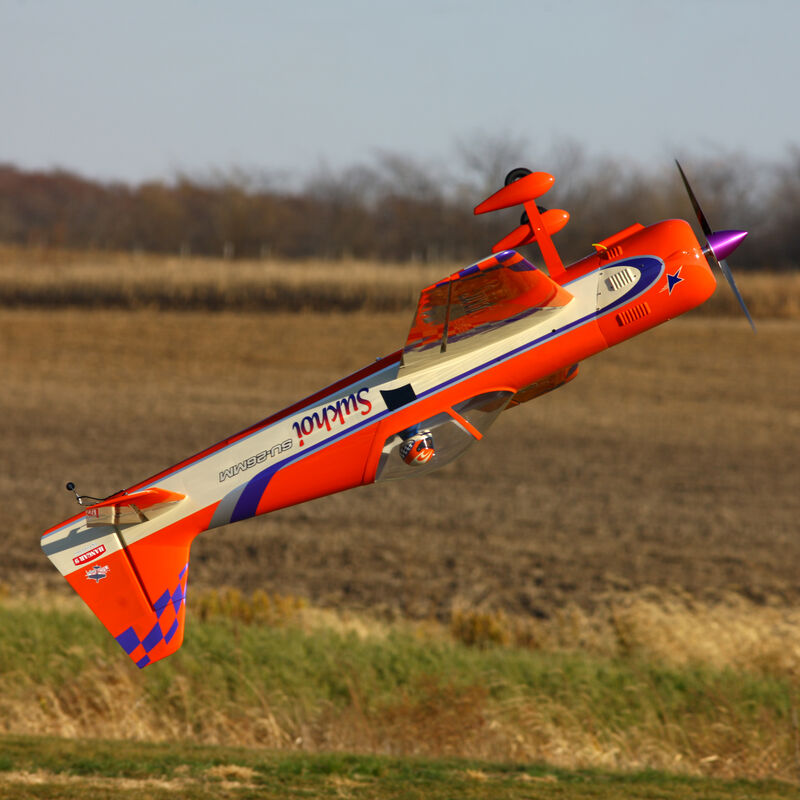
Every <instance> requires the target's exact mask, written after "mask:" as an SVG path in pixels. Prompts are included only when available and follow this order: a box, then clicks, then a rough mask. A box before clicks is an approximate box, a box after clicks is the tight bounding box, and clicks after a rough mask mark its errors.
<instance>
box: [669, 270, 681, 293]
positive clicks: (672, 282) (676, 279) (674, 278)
mask: <svg viewBox="0 0 800 800" xmlns="http://www.w3.org/2000/svg"><path fill="white" fill-rule="evenodd" d="M682 269H683V267H678V269H676V270H675V274H674V275H670V274H669V272H668V273H667V291H668V292H669V294H672V290H673V289H674V288H675V286H676V285H677V284H679V283H680V282H681V281H682V280H684V279H683V278H681V270H682Z"/></svg>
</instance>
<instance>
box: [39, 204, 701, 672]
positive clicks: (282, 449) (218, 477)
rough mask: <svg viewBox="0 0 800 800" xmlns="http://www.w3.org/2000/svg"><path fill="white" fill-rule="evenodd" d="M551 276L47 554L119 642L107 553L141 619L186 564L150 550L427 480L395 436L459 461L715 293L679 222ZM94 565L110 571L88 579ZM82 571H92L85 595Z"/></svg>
mask: <svg viewBox="0 0 800 800" xmlns="http://www.w3.org/2000/svg"><path fill="white" fill-rule="evenodd" d="M501 257H502V256H501ZM479 263H480V262H479ZM557 282H558V283H559V284H560V285H561V286H562V287H563V289H564V290H566V292H567V293H569V295H571V299H570V300H569V301H568V302H566V303H565V304H563V305H561V306H559V307H554V308H548V309H542V313H540V314H539V313H535V314H531V315H530V316H526V317H525V319H524V320H522V321H520V322H518V323H515V324H514V325H509V326H508V327H507V329H504V330H503V331H502V335H499V336H498V335H495V336H489V337H485V341H484V338H483V337H480V336H476V337H474V339H473V340H472V342H471V344H470V347H468V348H464V349H463V351H458V350H455V351H454V352H453V353H452V354H450V355H449V356H448V357H447V358H442V359H436V358H433V359H428V360H424V361H421V362H419V363H407V359H404V352H403V350H402V349H401V350H398V351H397V352H395V353H393V354H391V355H389V356H386V357H385V358H382V359H379V360H377V361H376V362H375V363H373V364H371V365H368V366H366V367H364V368H363V369H361V370H359V371H358V372H356V373H354V374H352V375H350V376H348V377H347V378H344V379H343V380H341V381H338V382H337V383H335V384H333V385H331V386H329V387H327V388H325V389H323V390H321V391H320V392H318V393H316V394H314V395H312V396H310V397H307V398H305V399H304V400H301V401H300V402H298V403H296V404H294V405H293V406H291V407H289V408H287V409H284V410H283V411H281V412H279V413H278V414H275V415H273V416H272V417H269V418H267V419H265V420H263V421H262V422H260V423H258V424H257V425H254V426H253V427H251V428H249V429H247V430H245V431H242V432H241V433H239V434H237V435H235V436H233V437H230V438H229V439H226V440H224V441H222V442H219V443H218V444H216V445H214V446H213V447H210V448H208V449H207V450H205V451H203V452H201V453H198V454H197V455H195V456H193V457H191V458H189V459H187V460H185V461H183V462H181V463H180V464H177V465H175V466H173V467H171V468H169V469H167V470H165V471H163V472H161V473H159V474H158V475H155V476H153V477H151V478H149V479H147V480H146V481H143V482H141V483H138V484H136V485H134V486H132V487H130V489H128V490H127V492H128V493H133V492H135V491H138V490H141V489H147V488H149V487H156V486H157V487H159V488H160V489H164V490H166V491H168V492H173V493H176V494H177V495H181V496H183V497H184V499H183V500H181V501H180V502H179V503H175V504H174V505H173V506H170V507H167V508H165V509H164V510H163V511H162V512H161V513H159V514H158V515H156V516H153V517H152V518H148V519H146V520H145V521H140V522H138V523H137V524H132V525H129V526H124V527H121V526H116V527H114V526H108V527H107V528H103V527H102V526H100V527H97V526H94V527H88V526H87V524H86V520H85V518H84V516H83V515H78V516H75V517H72V518H71V519H69V520H67V521H65V522H63V523H61V524H60V525H57V526H55V527H54V528H51V529H50V530H49V531H47V532H46V533H45V534H44V536H43V538H42V547H43V549H44V551H45V553H46V554H47V555H48V557H49V558H50V559H51V560H52V561H53V563H54V564H55V566H56V567H57V568H58V569H59V571H60V572H61V573H62V574H64V575H65V576H66V577H67V579H68V580H69V582H70V583H71V584H72V585H73V587H74V588H76V590H77V591H79V592H80V593H81V594H82V596H84V599H86V601H87V603H89V604H90V606H92V607H93V609H94V610H95V611H96V613H98V616H100V617H101V619H103V621H104V623H105V624H106V625H107V627H109V630H110V631H111V632H112V635H114V636H116V637H117V638H118V640H120V636H119V635H118V631H117V630H115V625H117V623H116V622H113V621H112V622H109V621H108V620H107V619H104V618H103V616H102V615H101V614H100V613H99V612H98V610H97V608H99V607H101V603H102V598H101V597H100V595H99V594H98V598H97V599H96V600H92V599H87V596H86V595H87V592H89V593H91V592H94V591H95V590H94V588H91V584H94V585H95V586H97V584H101V588H102V586H103V585H109V584H111V583H112V581H111V580H110V578H111V577H112V576H113V575H114V574H115V573H114V569H115V563H116V561H115V559H123V557H124V559H127V561H125V563H126V564H128V563H132V564H133V565H135V570H134V572H135V573H136V576H137V580H138V581H139V582H140V583H141V585H142V587H143V598H139V599H138V600H137V601H136V602H137V603H139V605H138V606H137V607H136V610H134V609H132V608H128V607H127V606H126V610H125V614H128V615H134V614H144V611H143V610H142V609H145V608H146V607H147V602H149V603H150V604H151V605H152V604H153V603H154V602H155V597H154V595H160V594H161V590H160V588H159V586H160V585H161V583H163V584H164V586H165V592H166V593H167V594H169V592H173V589H172V587H173V585H174V584H175V581H176V577H175V576H174V575H172V572H176V574H177V568H176V567H175V566H174V565H175V564H178V563H179V562H180V563H183V559H184V556H183V555H180V556H177V555H176V557H175V559H176V560H173V563H172V566H170V567H169V569H170V570H171V572H170V573H169V576H167V574H166V572H164V570H166V569H167V567H166V566H162V567H159V566H158V565H157V564H155V565H154V564H152V563H151V562H153V561H158V559H154V558H153V552H154V551H153V548H154V547H158V548H162V550H160V551H159V552H166V551H165V550H163V548H165V547H166V548H175V549H176V552H177V551H178V550H180V551H181V553H184V552H185V562H186V563H187V564H188V550H189V546H190V544H191V541H192V539H193V538H194V537H195V536H196V535H197V534H198V533H200V532H201V531H204V530H207V529H209V528H214V527H218V526H220V525H225V524H229V523H232V522H238V521H240V520H244V519H247V518H248V517H252V516H255V515H258V514H264V513H267V512H269V511H272V510H274V509H277V508H281V507H285V506H289V505H294V504H296V503H301V502H305V501H307V500H311V499H313V498H316V497H321V496H324V495H327V494H331V493H333V492H339V491H342V490H345V489H349V488H352V487H355V486H358V485H362V484H367V483H372V482H374V481H376V480H383V479H386V478H397V477H403V476H405V475H407V476H408V477H411V476H412V475H415V474H424V473H425V472H426V471H428V469H427V468H424V469H422V470H417V469H415V468H414V467H408V466H405V465H403V464H402V462H401V461H399V460H398V458H396V457H395V455H394V453H395V450H396V448H397V447H398V446H399V443H400V442H401V441H402V438H403V435H404V432H407V431H409V430H415V429H418V428H420V427H423V428H425V429H426V430H427V429H430V428H431V426H433V428H434V429H435V430H434V432H433V436H434V439H437V438H438V440H439V441H442V442H444V443H445V444H446V447H445V448H444V450H443V451H442V456H441V458H439V452H438V450H437V458H438V459H439V461H440V462H442V463H444V462H445V461H446V460H447V458H449V456H448V453H450V454H454V455H458V454H459V453H460V452H462V451H463V450H464V449H466V447H468V446H470V445H471V444H472V443H474V442H476V441H478V440H479V439H480V438H482V436H483V433H484V432H485V430H486V428H487V427H488V425H489V424H490V423H491V421H492V420H493V419H494V418H495V416H496V413H499V411H502V409H503V408H505V407H507V405H508V404H509V403H510V402H512V401H514V398H517V400H516V401H514V402H521V401H522V400H524V399H527V396H526V394H525V392H524V390H525V389H526V387H531V386H535V385H536V384H537V382H542V381H545V382H546V380H547V379H548V376H554V375H563V374H565V372H564V371H565V370H566V369H568V368H570V367H571V366H572V365H575V364H577V363H578V362H580V361H582V360H583V359H586V358H588V357H589V356H592V355H594V354H595V353H597V352H599V351H601V350H604V349H606V348H607V347H611V346H613V345H615V344H618V343H619V342H622V341H624V340H626V339H629V338H631V337H633V336H636V335H638V334H639V333H642V332H643V331H645V330H647V329H649V328H652V327H654V326H656V325H659V324H661V323H663V322H666V321H667V320H669V319H672V318H674V317H676V316H678V315H680V314H682V313H684V312H685V311H688V310H689V309H691V308H694V307H695V306H697V305H699V304H700V303H702V302H704V301H705V300H706V299H707V298H708V297H709V296H710V295H711V294H712V293H713V291H714V287H715V280H714V276H713V274H712V272H711V270H710V268H709V265H708V263H707V261H706V258H705V256H704V255H703V252H702V249H701V247H700V245H699V243H698V241H697V239H696V237H695V235H694V233H693V232H692V229H691V227H690V226H689V225H688V223H686V222H684V221H682V220H668V221H665V222H661V223H658V224H656V225H652V226H650V227H647V228H642V227H641V226H633V227H632V228H630V229H627V230H626V231H623V232H621V233H620V234H618V235H616V236H612V237H609V238H608V239H606V240H604V242H602V243H599V244H598V245H597V252H595V253H593V254H592V255H590V256H588V257H587V258H584V259H582V260H581V261H578V262H576V263H575V264H573V265H571V266H570V267H568V268H567V269H566V271H565V272H563V273H562V274H561V275H560V276H559V277H558V279H557ZM561 382H564V381H562V380H561V379H559V380H558V381H556V382H555V384H554V385H560V383H561ZM534 394H535V393H534ZM437 426H440V428H437ZM439 429H440V431H441V433H437V430H439ZM434 461H436V459H434ZM435 466H436V463H433V464H431V465H428V467H429V468H434V467H435ZM123 551H124V553H123ZM95 552H97V553H98V554H99V555H93V554H94V553H95ZM92 563H95V564H101V563H102V564H103V565H104V568H105V566H107V567H108V568H109V570H110V571H108V570H107V572H106V574H104V575H98V574H95V575H94V576H93V575H90V574H89V570H90V569H91V564H92ZM162 564H166V561H164V559H162ZM159 570H161V572H160V571H159ZM185 570H186V567H185V566H184V567H183V571H182V572H181V579H180V581H183V582H182V583H181V582H180V581H179V583H178V589H179V590H180V591H184V589H181V587H184V588H185V579H184V577H183V576H184V574H185ZM118 571H120V572H121V571H122V563H121V562H120V567H119V569H118ZM162 572H164V575H163V576H162ZM87 578H92V579H93V580H90V582H89V584H90V588H89V589H87V583H86V579H87ZM132 580H133V579H132ZM106 581H108V583H107V584H106ZM132 585H133V584H132ZM126 591H128V590H126ZM98 592H99V590H98ZM120 592H122V589H120ZM184 595H185V591H184ZM172 597H173V598H174V597H175V594H174V592H173V594H172ZM121 602H122V601H121ZM93 603H95V605H93ZM123 605H124V603H123ZM176 611H177V605H176ZM122 613H123V612H122V611H120V615H122ZM181 613H182V612H181ZM120 619H122V616H120ZM181 619H182V618H181ZM121 624H122V623H121V622H120V623H119V625H121ZM120 643H121V644H123V642H122V641H121V640H120ZM159 646H161V645H159ZM123 647H125V644H123ZM126 649H127V648H126ZM128 652H129V653H130V652H131V651H130V650H129V651H128ZM153 652H154V653H155V655H153V654H152V653H151V651H150V650H148V651H147V653H148V654H150V655H153V659H154V660H155V658H156V657H162V655H159V653H160V651H159V650H158V649H157V648H156V649H155V650H154V651H153ZM165 652H166V650H165ZM132 657H134V656H133V655H132ZM148 657H149V656H148ZM137 663H138V662H137Z"/></svg>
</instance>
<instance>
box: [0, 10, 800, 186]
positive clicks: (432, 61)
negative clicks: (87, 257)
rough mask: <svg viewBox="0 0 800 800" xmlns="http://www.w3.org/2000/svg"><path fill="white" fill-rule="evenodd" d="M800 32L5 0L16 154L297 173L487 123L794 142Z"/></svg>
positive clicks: (792, 17) (565, 13)
mask: <svg viewBox="0 0 800 800" xmlns="http://www.w3.org/2000/svg"><path fill="white" fill-rule="evenodd" d="M798 33H800V2H796V0H759V2H744V0H724V1H723V0H666V1H665V2H654V1H652V0H617V2H614V1H613V0H612V1H610V2H601V1H600V0H593V1H592V0H561V1H556V2H550V1H549V0H492V1H491V2H488V1H487V0H403V2H385V1H384V0H372V2H370V1H369V0H335V1H330V2H325V1H324V0H304V2H301V3H293V2H288V0H283V2H273V0H261V2H255V0H238V2H237V1H236V0H230V1H229V2H222V1H221V0H220V1H219V2H210V0H137V2H135V3H133V2H128V3H122V2H109V1H108V0H48V1H47V2H45V0H0V124H1V125H2V128H1V129H0V163H3V162H5V163H13V164H16V165H17V166H20V167H23V168H26V169H49V168H53V167H60V168H65V169H68V170H71V171H75V172H78V173H80V174H83V175H86V176H88V177H92V178H98V179H102V180H124V181H128V182H134V183H138V182H141V181H144V180H149V179H159V178H163V179H169V178H171V177H174V176H175V175H176V174H177V173H179V172H182V173H188V174H190V175H194V176H198V177H199V176H202V175H204V174H208V173H213V172H214V171H227V170H231V169H239V170H242V171H243V172H245V173H247V172H252V173H254V174H255V173H264V174H276V175H282V176H284V177H287V178H288V179H291V178H292V177H295V178H298V177H302V176H303V175H305V174H307V173H309V172H310V171H313V170H314V169H317V168H319V167H320V166H321V165H322V166H328V167H330V168H332V169H334V170H335V169H340V168H343V167H346V166H351V165H355V164H358V163H365V162H366V163H369V162H370V160H371V159H373V158H374V157H375V155H376V153H387V152H388V153H398V154H401V155H404V156H408V157H410V158H413V159H418V160H420V161H423V162H427V163H441V162H447V161H448V160H453V161H455V159H456V153H457V150H458V147H459V145H461V144H463V143H469V142H474V141H480V140H493V139H497V140H504V139H507V140H510V141H514V142H522V143H524V145H525V148H526V149H527V148H528V147H529V148H530V151H531V152H532V153H534V158H535V154H536V153H543V152H546V151H547V150H548V149H549V148H553V147H557V146H558V145H559V144H560V143H563V142H565V141H569V142H574V143H576V144H578V145H580V146H581V147H583V148H584V149H585V150H586V151H587V152H588V153H589V154H594V155H601V156H611V157H615V158H625V159H627V158H630V159H634V160H636V161H638V162H641V163H645V164H647V163H651V162H659V161H664V162H667V161H671V159H672V158H673V156H674V155H676V154H683V153H686V152H690V153H695V152H696V153H699V154H702V155H706V156H707V155H708V154H709V153H721V154H723V155H725V156H726V157H737V156H738V155H746V156H750V157H752V158H755V159H765V160H779V159H780V158H782V157H783V156H784V155H785V154H786V153H787V148H788V147H790V146H792V145H796V144H798V143H799V142H800V103H798V90H797V83H798V79H799V78H800V47H798V46H797V42H796V39H797V36H798ZM513 166H516V165H513ZM528 166H534V167H535V168H537V169H546V168H547V165H545V164H538V163H537V164H529V165H528Z"/></svg>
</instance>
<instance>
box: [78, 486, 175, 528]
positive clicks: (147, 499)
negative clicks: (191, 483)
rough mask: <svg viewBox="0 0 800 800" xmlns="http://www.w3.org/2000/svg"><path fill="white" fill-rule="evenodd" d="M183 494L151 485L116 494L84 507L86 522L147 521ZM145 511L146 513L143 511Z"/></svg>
mask: <svg viewBox="0 0 800 800" xmlns="http://www.w3.org/2000/svg"><path fill="white" fill-rule="evenodd" d="M184 497H185V495H182V494H178V493H177V492H170V491H167V490H166V489H159V488H157V487H153V488H151V489H142V490H141V491H139V492H133V493H132V494H117V495H114V496H113V497H109V498H106V499H105V500H101V501H100V502H99V503H95V504H94V505H91V506H87V507H86V524H87V525H89V526H97V525H136V524H137V523H139V522H147V520H148V519H153V518H154V517H157V516H158V515H159V514H161V513H162V512H163V511H165V510H166V509H167V508H168V507H169V506H171V505H173V504H174V503H178V502H180V501H181V500H183V499H184ZM145 512H147V513H145Z"/></svg>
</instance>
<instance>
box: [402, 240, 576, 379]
mask: <svg viewBox="0 0 800 800" xmlns="http://www.w3.org/2000/svg"><path fill="white" fill-rule="evenodd" d="M571 299H572V295H571V294H570V293H569V292H568V291H566V290H565V289H564V288H563V287H561V286H559V284H557V283H556V282H555V281H553V280H552V279H551V278H549V277H548V276H547V275H546V274H545V273H544V272H542V271H541V270H538V269H536V267H534V266H533V265H532V264H530V263H529V262H527V261H526V260H525V259H524V258H523V257H522V256H521V255H519V253H516V252H514V251H513V250H508V251H505V252H503V253H498V254H497V255H496V256H491V257H489V258H486V259H484V260H483V261H479V262H478V263H477V264H473V265H472V266H470V267H466V268H465V269H462V270H460V271H459V272H456V273H454V274H453V275H451V276H450V277H449V278H445V279H443V280H441V281H438V282H437V283H435V284H433V285H432V286H429V287H428V288H427V289H423V291H422V294H421V295H420V298H419V303H418V304H417V312H416V314H415V316H414V321H413V323H412V325H411V331H410V332H409V334H408V339H407V340H406V344H405V347H404V348H403V367H404V368H409V367H416V366H417V365H419V364H421V363H429V362H430V361H431V360H432V359H442V358H447V357H452V356H454V355H460V354H462V353H464V352H467V351H468V350H470V349H474V348H477V347H481V346H483V345H484V344H488V343H489V342H490V341H496V340H497V339H501V338H504V337H506V336H509V335H511V334H512V333H514V332H516V331H517V330H519V326H520V325H523V324H524V325H532V324H536V323H537V322H540V321H544V319H545V318H547V317H549V316H550V315H552V314H553V313H555V312H557V311H558V310H560V309H561V308H563V307H564V306H565V305H566V304H567V303H568V302H569V301H570V300H571Z"/></svg>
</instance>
